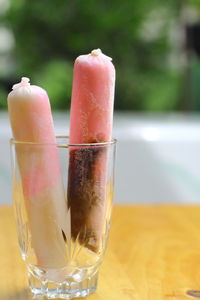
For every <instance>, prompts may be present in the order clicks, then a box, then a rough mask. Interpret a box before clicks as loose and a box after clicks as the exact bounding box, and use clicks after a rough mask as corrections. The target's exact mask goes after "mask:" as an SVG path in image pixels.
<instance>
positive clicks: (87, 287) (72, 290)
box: [28, 272, 98, 299]
mask: <svg viewBox="0 0 200 300" xmlns="http://www.w3.org/2000/svg"><path fill="white" fill-rule="evenodd" d="M28 275H29V288H30V290H31V293H32V295H33V299H39V298H40V297H46V298H47V299H54V298H61V299H73V298H78V297H80V298H81V297H87V296H88V295H89V294H91V293H93V292H95V291H96V288H97V281H98V272H96V273H95V274H94V275H93V276H91V277H87V278H85V279H84V280H83V281H81V282H70V281H64V282H62V283H57V282H51V281H40V280H38V279H37V278H36V277H34V276H33V275H32V274H31V273H29V274H28Z"/></svg>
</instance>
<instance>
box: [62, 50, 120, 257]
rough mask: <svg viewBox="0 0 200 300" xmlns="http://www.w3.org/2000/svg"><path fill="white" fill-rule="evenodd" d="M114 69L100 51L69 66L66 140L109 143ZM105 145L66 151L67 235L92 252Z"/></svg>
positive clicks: (97, 237)
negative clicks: (68, 108) (70, 92)
mask: <svg viewBox="0 0 200 300" xmlns="http://www.w3.org/2000/svg"><path fill="white" fill-rule="evenodd" d="M114 87H115V68H114V66H113V64H112V62H111V58H110V57H108V56H106V55H104V54H103V53H102V52H101V50H100V49H96V50H93V51H92V52H91V53H90V54H88V55H81V56H79V57H78V58H77V59H76V61H75V64H74V74H73V88H72V100H71V111H70V144H84V143H99V142H109V141H110V140H111V138H112V120H113V103H114ZM106 161H107V150H106V146H102V147H101V146H99V147H85V146H84V147H81V146H80V147H73V146H71V150H70V164H69V179H68V206H69V207H70V209H71V219H72V225H71V228H72V237H73V239H74V240H76V239H77V238H78V239H79V242H80V243H81V244H83V245H84V246H86V247H87V248H89V249H90V250H92V251H94V252H98V250H99V247H100V244H101V237H102V232H103V223H104V222H103V220H104V217H105V197H106V178H105V173H106Z"/></svg>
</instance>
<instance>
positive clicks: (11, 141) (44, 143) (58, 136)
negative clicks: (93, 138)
mask: <svg viewBox="0 0 200 300" xmlns="http://www.w3.org/2000/svg"><path fill="white" fill-rule="evenodd" d="M55 137H56V139H59V138H69V135H67V134H55ZM116 143H117V139H115V138H112V139H111V141H109V142H97V143H83V144H70V143H67V144H66V143H59V142H56V143H48V142H28V141H26V142H25V141H18V140H15V139H14V138H11V139H10V144H11V145H40V146H57V147H95V146H109V145H113V144H116Z"/></svg>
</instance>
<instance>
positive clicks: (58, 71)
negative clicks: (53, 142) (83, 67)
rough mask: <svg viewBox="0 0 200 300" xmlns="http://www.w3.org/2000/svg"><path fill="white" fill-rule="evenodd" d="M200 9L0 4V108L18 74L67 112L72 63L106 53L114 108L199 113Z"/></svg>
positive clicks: (51, 0)
mask: <svg viewBox="0 0 200 300" xmlns="http://www.w3.org/2000/svg"><path fill="white" fill-rule="evenodd" d="M199 11H200V1H195V0H193V1H192V0H191V1H190V0H168V1H166V0H151V1H148V0H130V1H128V0H127V1H122V0H109V1H108V0H101V1H93V0H71V1H70V0H32V1H30V0H0V108H6V105H7V103H6V98H7V93H8V91H9V90H10V89H11V87H12V84H13V83H16V82H17V81H19V80H20V77H21V76H27V77H30V78H31V82H32V83H34V84H37V85H40V86H42V87H43V88H45V89H46V90H47V92H48V94H49V97H50V100H51V104H52V107H53V108H54V109H62V110H63V109H67V108H69V106H70V97H71V83H72V72H73V62H74V60H75V58H76V57H77V56H78V55H80V54H86V53H89V52H90V51H91V50H92V49H95V48H101V50H102V51H103V52H104V53H105V54H107V55H108V56H111V57H112V58H113V62H114V64H115V66H116V70H117V82H116V100H115V109H116V110H129V111H130V110H131V111H148V112H164V111H184V112H187V111H198V110H199V109H200V61H199V53H200V25H199V20H200V12H199Z"/></svg>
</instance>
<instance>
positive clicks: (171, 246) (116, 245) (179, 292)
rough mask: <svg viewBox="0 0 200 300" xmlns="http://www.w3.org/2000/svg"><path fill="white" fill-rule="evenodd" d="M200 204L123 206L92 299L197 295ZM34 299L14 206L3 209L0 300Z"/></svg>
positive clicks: (163, 298) (0, 219)
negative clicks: (19, 247)
mask: <svg viewBox="0 0 200 300" xmlns="http://www.w3.org/2000/svg"><path fill="white" fill-rule="evenodd" d="M193 289H200V207H197V206H193V207H192V206H129V207H128V206H117V207H115V208H114V213H113V221H112V230H111V236H110V242H109V247H108V250H107V253H106V256H105V259H104V262H103V265H102V267H101V271H100V278H99V286H98V290H97V292H96V293H95V294H93V295H91V296H90V297H88V299H89V300H130V299H134V300H173V299H176V300H177V299H178V300H179V299H180V300H181V299H195V298H192V297H191V296H189V295H187V294H186V292H187V290H193ZM11 299H12V300H27V299H31V298H30V296H29V295H28V292H27V278H26V272H25V267H24V265H23V262H22V260H21V257H20V252H19V249H18V244H17V237H16V231H15V224H14V218H13V212H12V208H10V207H0V300H11Z"/></svg>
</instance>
